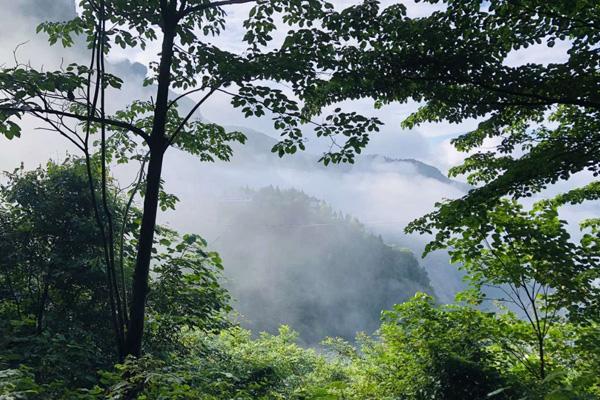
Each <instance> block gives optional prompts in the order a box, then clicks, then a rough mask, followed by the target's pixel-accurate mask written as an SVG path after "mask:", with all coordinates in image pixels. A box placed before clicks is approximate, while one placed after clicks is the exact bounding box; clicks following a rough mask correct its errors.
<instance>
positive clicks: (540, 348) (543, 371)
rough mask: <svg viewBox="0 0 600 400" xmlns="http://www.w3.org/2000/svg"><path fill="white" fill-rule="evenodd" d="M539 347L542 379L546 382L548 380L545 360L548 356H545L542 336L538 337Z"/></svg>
mask: <svg viewBox="0 0 600 400" xmlns="http://www.w3.org/2000/svg"><path fill="white" fill-rule="evenodd" d="M538 346H539V348H538V350H539V354H540V378H541V379H542V380H544V379H545V378H546V360H545V359H544V358H545V357H546V356H545V354H544V338H543V337H542V336H539V337H538Z"/></svg>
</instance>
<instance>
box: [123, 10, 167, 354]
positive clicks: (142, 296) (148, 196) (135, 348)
mask: <svg viewBox="0 0 600 400" xmlns="http://www.w3.org/2000/svg"><path fill="white" fill-rule="evenodd" d="M164 11H165V14H164V18H163V19H164V21H163V41H162V52H161V58H160V66H159V73H158V90H157V95H156V103H155V108H154V120H153V125H152V133H151V135H150V143H148V145H149V146H150V159H149V162H148V174H147V178H146V191H145V198H144V210H143V215H142V225H141V228H140V236H139V244H138V253H137V259H136V265H135V270H134V274H133V288H132V291H131V303H130V312H129V324H128V329H127V338H126V342H125V355H132V356H135V357H139V356H140V355H141V352H142V338H143V334H144V317H145V313H146V297H147V295H148V277H149V273H150V261H151V256H152V245H153V242H154V229H155V227H156V214H157V209H158V196H159V191H160V180H161V173H162V163H163V157H164V152H165V150H166V147H167V143H168V140H167V138H166V135H165V125H166V121H167V111H168V101H169V87H170V84H171V64H172V62H173V44H174V39H175V27H176V24H177V20H176V17H175V11H176V10H175V9H170V10H164Z"/></svg>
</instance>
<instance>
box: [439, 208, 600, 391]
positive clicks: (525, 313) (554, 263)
mask: <svg viewBox="0 0 600 400" xmlns="http://www.w3.org/2000/svg"><path fill="white" fill-rule="evenodd" d="M462 226H463V228H462V229H461V230H460V231H457V232H455V234H454V235H453V236H452V237H451V238H450V239H449V240H448V241H447V242H444V243H443V244H441V245H442V246H444V247H447V248H448V249H449V253H450V255H451V257H452V261H453V262H457V263H460V265H461V268H462V269H464V270H466V271H467V277H468V279H469V281H470V282H471V284H472V286H473V289H474V292H471V293H470V294H471V295H474V298H471V300H475V302H476V303H480V302H481V301H483V300H486V294H485V292H483V291H482V288H485V287H487V288H492V289H493V290H492V293H498V294H499V296H500V297H499V298H497V299H493V300H498V301H500V302H502V303H505V304H507V305H509V306H510V307H511V308H512V309H514V310H518V312H519V314H520V315H521V316H522V317H523V318H525V319H526V321H527V322H528V323H529V328H530V329H531V332H533V333H534V336H535V345H534V347H536V348H537V352H538V356H539V357H538V360H537V363H539V364H538V365H534V366H532V365H530V363H529V361H525V363H526V365H525V366H526V367H527V368H528V369H529V371H530V372H532V374H533V375H534V376H537V377H538V378H539V379H541V380H543V379H544V378H545V377H546V376H547V374H548V368H547V360H546V356H545V347H546V346H545V341H546V338H547V336H548V332H549V331H550V329H551V328H552V325H553V324H556V323H557V322H558V319H559V312H560V310H562V309H567V310H570V311H571V314H572V316H574V315H577V314H578V312H579V310H581V309H584V310H589V309H592V308H595V307H594V306H593V302H594V301H595V299H597V291H598V289H597V288H596V287H595V285H594V283H593V281H594V278H593V277H594V276H597V270H598V265H597V261H596V259H597V257H598V253H597V251H593V252H590V251H589V250H590V249H591V247H590V246H589V241H590V240H591V241H592V242H595V243H597V241H598V238H597V237H595V238H594V236H593V232H594V229H596V228H594V227H595V224H591V225H590V224H589V223H588V224H586V225H585V226H584V228H585V229H587V228H591V230H592V232H591V233H592V235H590V233H586V234H584V235H583V238H582V240H581V241H580V242H579V243H577V242H574V241H572V240H571V235H570V234H569V232H568V230H567V226H566V221H564V220H561V219H560V217H559V214H558V207H557V204H556V201H554V202H553V201H541V202H539V203H536V204H535V205H534V207H533V208H532V209H531V210H529V211H525V210H524V207H523V206H522V205H520V204H518V203H517V202H515V201H509V200H502V201H500V203H499V204H498V205H497V206H496V207H494V208H492V209H491V210H488V211H487V213H486V214H485V217H484V218H483V219H478V218H470V219H467V220H464V221H463V222H462ZM594 246H595V245H594ZM593 253H595V254H593ZM488 292H489V291H488ZM465 294H467V296H463V298H464V299H469V296H468V295H469V293H468V292H467V293H465ZM521 359H522V357H521Z"/></svg>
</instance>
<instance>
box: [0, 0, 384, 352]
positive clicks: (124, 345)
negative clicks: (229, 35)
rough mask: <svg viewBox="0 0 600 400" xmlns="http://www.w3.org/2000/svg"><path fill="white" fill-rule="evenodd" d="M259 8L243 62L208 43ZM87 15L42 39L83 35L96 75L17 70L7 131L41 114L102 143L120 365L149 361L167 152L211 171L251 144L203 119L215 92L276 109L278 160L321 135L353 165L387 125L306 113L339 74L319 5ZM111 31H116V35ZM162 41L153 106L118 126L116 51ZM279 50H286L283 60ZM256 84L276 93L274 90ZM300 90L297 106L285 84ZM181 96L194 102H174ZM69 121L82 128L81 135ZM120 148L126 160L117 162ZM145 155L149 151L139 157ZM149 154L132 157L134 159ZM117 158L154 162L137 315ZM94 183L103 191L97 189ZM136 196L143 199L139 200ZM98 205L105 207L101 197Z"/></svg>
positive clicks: (99, 215)
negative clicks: (125, 258) (118, 198)
mask: <svg viewBox="0 0 600 400" xmlns="http://www.w3.org/2000/svg"><path fill="white" fill-rule="evenodd" d="M250 2H253V3H255V5H254V6H253V8H252V9H251V11H250V14H249V17H248V19H247V20H246V21H245V22H244V27H245V29H246V33H245V35H244V38H243V40H244V42H245V43H246V44H247V46H248V47H247V49H246V51H244V52H243V53H242V54H234V53H231V52H228V51H224V50H222V49H220V48H218V47H216V46H214V45H211V44H210V43H209V42H208V41H207V40H206V39H205V38H206V37H210V36H214V35H218V34H219V33H220V32H221V31H222V30H223V29H225V26H226V22H227V20H226V13H225V9H224V7H227V6H232V5H235V4H240V3H250ZM80 5H81V8H82V13H81V15H80V16H79V17H78V18H76V19H74V20H72V21H67V22H63V23H45V24H42V25H41V26H40V27H39V28H38V30H42V31H44V32H46V33H47V34H48V35H49V40H50V43H51V44H53V43H56V42H60V43H62V44H63V45H65V46H70V45H72V44H73V43H74V39H73V36H74V35H83V36H84V37H85V40H86V42H87V44H88V47H89V48H90V50H91V62H90V64H89V66H85V65H75V64H71V65H69V66H68V67H67V68H66V69H65V70H58V71H50V72H41V71H37V70H34V69H33V68H31V67H29V66H28V65H22V64H18V65H16V66H15V67H12V68H3V69H2V70H0V91H1V92H2V97H0V121H1V124H0V132H1V133H2V134H4V135H5V136H7V137H8V138H12V137H15V136H19V135H20V127H19V125H18V124H17V123H16V122H15V119H17V118H21V117H22V116H23V115H30V116H34V117H36V118H38V119H39V120H42V121H44V122H45V123H47V124H48V125H49V126H50V128H51V129H53V130H56V131H58V132H59V133H60V134H62V135H63V136H65V137H66V138H67V139H68V140H69V141H71V143H72V144H73V145H75V146H76V147H78V148H79V149H80V150H81V151H82V152H83V153H84V154H85V155H86V157H88V158H89V154H90V153H92V151H91V150H92V149H93V141H91V139H90V137H91V136H92V135H94V134H99V135H100V140H99V142H100V154H101V165H102V171H103V173H102V175H103V177H104V179H102V181H101V184H100V188H98V189H96V188H95V187H93V186H91V187H90V190H91V192H94V191H95V190H98V191H100V192H101V193H102V194H103V196H102V197H101V200H100V202H99V204H96V205H95V214H96V219H97V221H98V224H99V225H100V226H101V227H102V228H101V232H102V236H103V238H104V247H105V257H104V258H105V261H104V263H105V265H106V273H107V275H108V277H109V281H110V282H112V283H111V290H110V292H109V294H110V296H111V307H112V309H113V320H114V321H115V323H114V330H115V335H116V337H117V343H118V346H117V347H118V351H119V353H120V354H121V356H124V355H134V356H139V355H140V354H141V348H142V336H143V331H144V329H143V327H144V315H145V304H146V298H147V295H148V277H149V270H150V262H151V257H152V246H153V238H154V231H155V229H154V228H155V224H156V215H157V209H158V206H159V199H160V198H161V184H162V182H161V172H162V165H163V157H164V154H165V151H166V150H167V149H168V148H171V147H176V148H179V149H182V150H184V151H187V152H190V153H192V154H197V155H199V156H200V158H201V159H202V160H206V161H212V160H213V159H215V158H218V159H223V160H227V159H229V157H230V155H231V148H230V147H229V145H228V142H230V141H243V140H244V138H243V135H241V134H240V133H237V132H231V133H228V132H226V131H225V130H224V129H223V128H222V127H220V126H217V125H214V124H210V123H205V122H202V121H197V120H193V116H194V113H195V112H196V110H197V109H198V108H199V107H200V106H201V105H202V104H203V103H204V102H206V101H207V100H208V99H209V98H210V96H211V95H212V94H214V93H215V92H223V93H226V94H229V95H230V96H231V102H232V105H233V106H234V107H237V108H240V109H241V110H242V112H244V114H245V115H246V116H247V117H249V116H256V117H260V116H263V115H265V112H266V110H268V111H270V112H272V113H273V120H274V127H275V128H276V129H278V130H280V131H281V132H282V136H283V138H282V140H281V142H280V143H278V144H277V145H276V146H275V147H274V148H273V150H274V152H278V153H279V155H283V154H293V153H295V152H296V151H297V150H298V148H300V149H304V141H303V138H302V132H301V129H300V127H301V126H302V125H306V124H312V125H314V126H316V128H315V130H316V132H317V135H319V136H328V137H331V138H332V140H334V139H333V138H334V137H342V138H345V139H344V140H345V141H344V142H342V143H341V144H338V142H336V141H335V140H334V141H333V143H336V145H337V146H338V147H334V148H332V150H331V151H329V152H327V153H325V154H324V155H323V157H322V160H323V162H325V163H329V162H331V161H333V162H339V161H353V157H354V153H355V152H356V151H360V149H361V148H362V147H364V146H365V145H366V143H367V142H368V135H367V133H366V132H368V131H374V130H377V129H378V126H379V124H380V123H379V121H378V120H377V119H368V118H365V117H362V116H360V115H357V114H356V113H344V112H341V110H340V109H336V110H335V112H334V113H333V114H331V115H329V116H327V117H326V118H325V122H324V123H318V122H313V121H311V120H309V118H308V116H307V113H306V112H304V111H303V108H304V107H302V104H301V102H302V100H303V99H304V93H305V91H306V89H307V88H309V87H310V86H311V85H312V83H313V82H314V81H315V80H316V79H317V77H318V76H319V74H320V72H321V71H322V70H325V69H327V68H328V64H327V63H325V64H324V63H322V62H321V59H322V57H321V56H320V55H321V52H322V51H326V52H328V50H327V49H325V50H324V49H323V48H322V47H321V46H320V44H319V43H318V42H315V41H307V40H306V39H307V38H308V36H307V33H308V32H310V29H308V28H304V27H305V26H308V27H311V26H313V24H314V23H315V22H316V21H318V20H321V19H323V18H325V17H326V16H327V15H329V14H331V13H332V11H331V9H332V5H331V4H329V3H326V2H323V1H320V0H277V1H265V0H257V1H254V0H223V1H213V2H209V1H205V0H152V1H133V2H132V1H124V0H99V1H92V0H84V1H81V2H80ZM276 14H278V15H281V16H282V18H283V21H284V23H285V24H287V25H290V26H292V27H293V28H294V29H292V30H291V31H289V32H288V33H287V37H286V39H285V40H284V42H283V44H282V45H281V46H280V47H277V46H274V45H273V32H274V31H275V30H276V25H275V23H274V18H275V16H276ZM107 25H110V28H108V27H107ZM154 41H159V42H160V46H161V51H160V57H159V61H158V62H156V63H153V64H152V65H151V76H150V77H149V78H148V79H147V81H146V84H155V85H156V96H155V98H154V99H152V100H151V101H144V100H133V101H132V102H131V104H130V106H128V107H127V108H126V109H125V110H121V111H117V112H115V113H114V114H113V115H109V113H108V112H107V110H106V107H105V102H106V93H107V91H108V90H117V89H119V88H120V87H121V83H122V82H121V80H120V79H119V78H118V77H116V76H113V75H111V74H108V73H106V72H105V57H106V55H107V54H108V53H109V52H110V50H111V48H112V46H115V45H118V46H121V47H124V48H141V49H145V48H146V46H147V45H148V43H150V42H154ZM273 47H275V48H274V49H273ZM257 81H261V82H267V83H269V82H270V83H271V84H270V85H269V86H267V85H261V84H257V83H256V82H257ZM279 83H283V84H287V85H289V86H291V87H292V91H293V94H294V96H295V97H296V98H297V99H299V100H294V99H293V98H291V97H288V96H287V95H286V94H285V93H284V92H283V91H282V90H280V89H278V87H277V84H279ZM170 89H177V90H180V91H182V92H183V93H182V94H181V95H179V96H177V97H174V96H172V95H171V93H170ZM192 93H202V96H203V97H202V98H201V99H200V100H199V101H197V102H196V104H195V106H194V107H192V109H191V110H190V111H189V112H187V113H186V114H185V115H180V114H179V113H178V111H177V106H178V103H179V102H180V101H181V100H182V99H183V98H185V97H187V96H188V95H191V94H192ZM69 121H79V122H81V124H80V126H79V128H80V130H78V129H77V127H74V126H73V124H72V123H70V122H69ZM111 142H112V144H114V145H115V146H116V148H117V149H119V151H118V152H117V153H114V152H111V150H110V146H109V144H110V143H111ZM140 147H142V148H144V151H139V150H138V149H139V148H140ZM134 149H135V150H138V151H132V152H129V151H128V150H134ZM111 154H119V155H120V157H121V160H123V161H124V160H127V159H133V160H144V161H147V172H145V174H143V173H141V174H140V176H142V175H144V179H143V183H142V185H140V186H142V187H141V188H140V191H141V192H142V193H143V195H144V208H143V214H142V218H141V226H140V231H139V237H138V248H137V261H136V265H135V268H134V275H133V289H132V293H131V299H130V302H129V307H128V309H126V308H127V307H126V306H125V305H124V302H123V301H122V297H123V293H122V289H121V292H119V289H118V282H117V275H118V271H117V270H116V263H115V259H116V257H115V254H114V248H113V242H114V241H113V240H112V238H113V236H116V233H115V225H116V223H115V221H114V218H113V216H112V215H111V214H110V212H109V210H108V207H107V205H106V196H105V194H106V179H105V178H106V162H107V159H109V158H110V156H111ZM90 182H92V180H91V179H90ZM134 194H135V191H134ZM92 198H95V196H92Z"/></svg>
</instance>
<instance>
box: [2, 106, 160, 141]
mask: <svg viewBox="0 0 600 400" xmlns="http://www.w3.org/2000/svg"><path fill="white" fill-rule="evenodd" d="M0 111H11V112H23V113H31V114H35V113H36V112H37V113H44V114H52V115H60V116H62V117H67V118H73V119H76V120H79V121H92V122H98V123H105V124H107V125H111V126H114V127H117V128H123V129H127V130H129V131H131V132H133V133H135V134H136V135H138V136H140V137H142V138H143V139H144V140H145V141H146V142H149V140H150V136H148V134H146V132H144V131H143V130H142V129H140V128H138V127H136V126H134V125H131V124H129V123H127V122H123V121H118V120H113V119H109V118H100V117H95V116H93V115H91V116H89V117H88V116H84V115H79V114H74V113H70V112H66V111H59V110H51V109H44V108H27V107H6V106H0Z"/></svg>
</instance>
